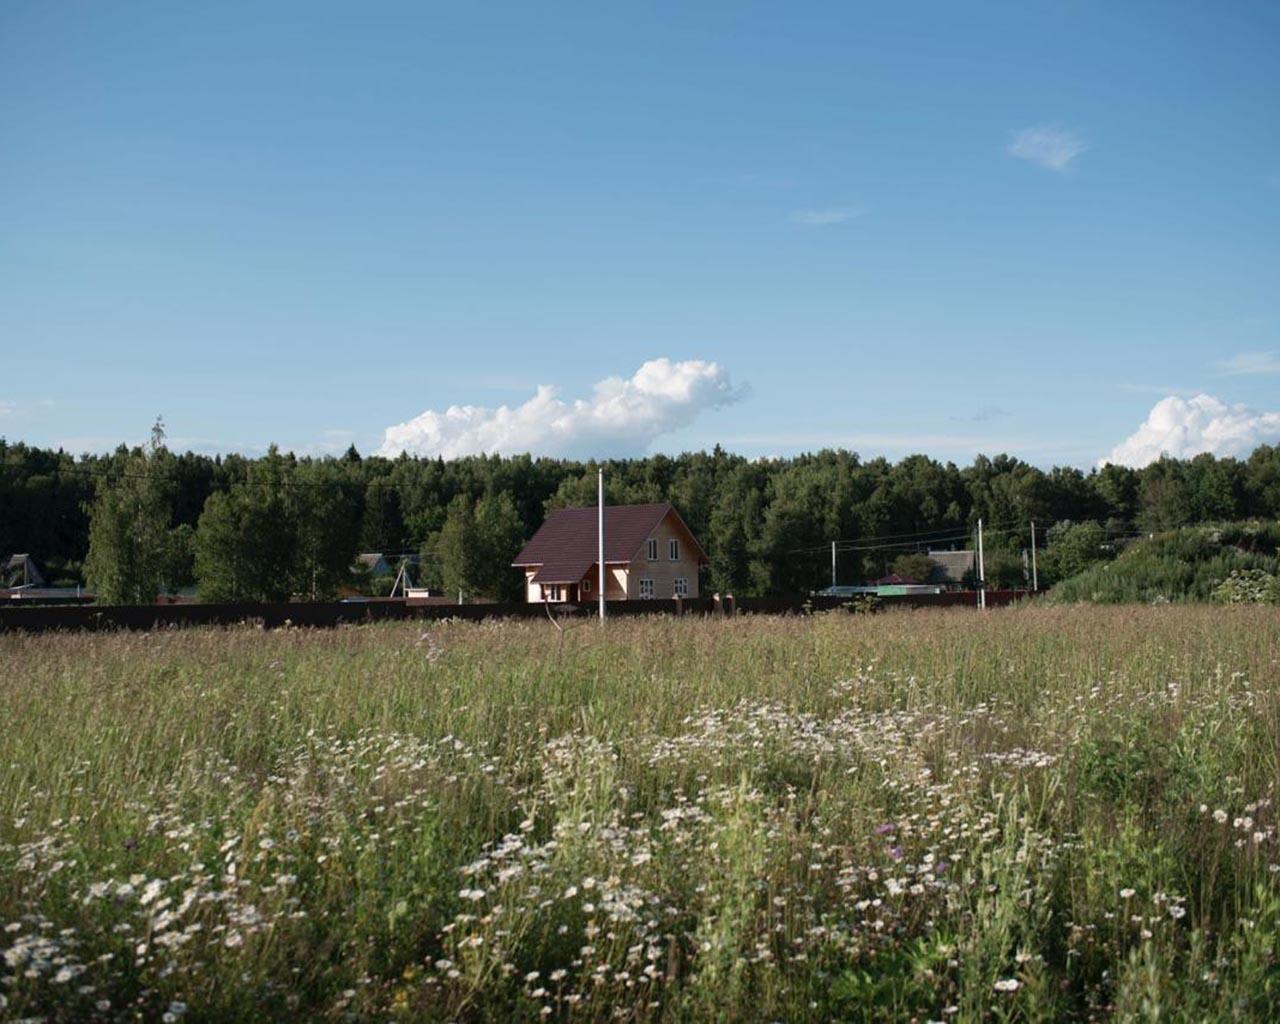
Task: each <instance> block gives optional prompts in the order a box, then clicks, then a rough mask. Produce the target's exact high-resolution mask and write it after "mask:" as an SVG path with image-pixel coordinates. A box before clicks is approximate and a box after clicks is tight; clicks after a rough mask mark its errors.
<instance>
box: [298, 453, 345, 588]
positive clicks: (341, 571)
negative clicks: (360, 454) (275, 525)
mask: <svg viewBox="0 0 1280 1024" xmlns="http://www.w3.org/2000/svg"><path fill="white" fill-rule="evenodd" d="M345 468H346V464H344V463H341V462H310V463H304V464H302V465H300V466H298V467H297V468H296V469H294V470H293V472H292V479H291V481H290V483H289V486H288V489H287V493H288V498H289V502H288V515H289V517H290V518H291V519H292V520H293V525H294V549H293V550H294V559H293V565H292V568H291V578H292V584H291V586H292V590H293V592H294V593H295V594H298V595H301V596H303V597H306V598H307V599H308V600H312V601H317V600H323V599H326V598H332V597H334V596H335V595H336V594H337V593H338V590H339V588H340V587H341V586H342V585H344V584H346V583H348V582H349V580H350V576H351V564H352V562H353V561H354V560H355V556H356V540H357V533H358V531H359V528H360V524H359V522H358V519H357V516H356V509H357V507H358V506H357V505H356V502H355V501H354V492H355V490H356V487H355V485H354V484H353V483H352V482H350V481H349V480H348V479H347V475H346V473H345V472H344V470H345Z"/></svg>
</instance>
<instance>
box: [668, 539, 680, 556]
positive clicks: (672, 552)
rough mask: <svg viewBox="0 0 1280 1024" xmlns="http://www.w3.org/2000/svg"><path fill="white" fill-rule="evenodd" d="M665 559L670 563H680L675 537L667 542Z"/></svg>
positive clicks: (678, 548)
mask: <svg viewBox="0 0 1280 1024" xmlns="http://www.w3.org/2000/svg"><path fill="white" fill-rule="evenodd" d="M667 558H668V560H670V561H672V562H678V561H680V541H679V539H678V538H676V537H672V538H671V539H670V540H668V541H667Z"/></svg>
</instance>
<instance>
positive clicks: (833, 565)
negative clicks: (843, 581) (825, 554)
mask: <svg viewBox="0 0 1280 1024" xmlns="http://www.w3.org/2000/svg"><path fill="white" fill-rule="evenodd" d="M831 585H832V586H833V587H834V586H835V585H836V542H835V541H832V542H831Z"/></svg>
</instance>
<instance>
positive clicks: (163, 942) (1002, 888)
mask: <svg viewBox="0 0 1280 1024" xmlns="http://www.w3.org/2000/svg"><path fill="white" fill-rule="evenodd" d="M0 708H3V727H2V728H0V955H2V956H3V962H2V963H0V1018H8V1019H22V1018H34V1019H40V1020H47V1019H50V1020H68V1021H70V1020H75V1021H82V1020H86V1021H93V1020H103V1021H107V1020H136V1019H143V1020H161V1019H163V1020H179V1019H181V1020H187V1021H206V1020H208V1021H232V1020H234V1021H241V1020H282V1019H304V1020H316V1021H345V1020H366V1019H377V1020H392V1021H394V1020H406V1021H408V1020H458V1021H463V1020H476V1021H478V1020H507V1019H513V1020H542V1019H551V1020H559V1019H573V1020H578V1019H581V1020H601V1021H603V1020H627V1021H648V1020H655V1021H656V1020H724V1021H734V1020H813V1019H832V1020H849V1021H861V1020H885V1021H900V1020H917V1021H921V1022H923V1021H976V1020H991V1021H1047V1020H1101V1019H1120V1020H1151V1021H1155V1020H1161V1021H1164V1020H1196V1021H1201V1020H1262V1019H1274V1018H1275V1017H1276V1015H1277V1011H1276V1009H1275V1007H1276V1006H1277V1005H1278V1004H1280V966H1278V965H1277V960H1276V957H1277V950H1278V949H1280V849H1278V848H1277V842H1278V840H1277V825H1276V806H1275V800H1276V797H1277V793H1276V788H1277V775H1278V770H1277V758H1278V756H1280V612H1278V611H1277V610H1276V609H1275V608H1266V607H1256V606H1254V607H1247V606H1241V607H1207V606H1191V605H1187V606H1176V605H1175V606H1163V607H1142V606H1121V607H1109V608H1099V607H1022V608H1013V609H1007V610H1000V611H992V612H990V613H988V614H986V615H980V614H978V613H976V612H973V611H970V610H951V611H930V612H901V613H889V614H883V615H875V616H860V615H851V614H847V613H832V614H827V615H818V616H812V617H806V618H786V619H784V618H764V617H758V618H755V617H741V618H738V619H734V620H696V619H692V618H689V619H684V620H675V619H650V620H628V621H616V622H610V623H609V624H608V626H607V628H605V629H603V630H602V629H600V628H599V627H598V626H596V625H594V624H593V625H586V626H583V627H582V628H577V629H574V630H572V631H570V632H568V633H566V634H564V636H563V638H561V637H560V636H559V635H558V634H557V633H556V631H555V630H554V629H553V628H552V626H551V625H550V624H549V623H546V622H538V621H529V622H493V623H482V624H474V625H472V624H463V623H442V624H438V625H424V624H408V623H399V624H388V625H380V626H365V627H358V628H349V629H340V630H333V631H327V632H311V631H303V630H282V631H277V632H262V631H260V630H256V629H252V628H247V627H246V628H238V629H232V630H215V629H193V630H186V631H173V632H164V633H153V634H144V633H122V634H114V635H106V634H101V635H87V634H86V635H62V636H54V635H49V636H35V637H27V636H21V635H15V634H8V635H0Z"/></svg>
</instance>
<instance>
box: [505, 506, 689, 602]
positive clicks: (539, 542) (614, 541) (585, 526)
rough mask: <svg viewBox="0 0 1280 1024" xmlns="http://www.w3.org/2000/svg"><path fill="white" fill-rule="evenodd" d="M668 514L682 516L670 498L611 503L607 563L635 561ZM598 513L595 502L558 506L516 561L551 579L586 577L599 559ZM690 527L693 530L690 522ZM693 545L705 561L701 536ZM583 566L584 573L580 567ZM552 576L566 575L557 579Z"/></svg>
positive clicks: (607, 508)
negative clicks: (535, 567)
mask: <svg viewBox="0 0 1280 1024" xmlns="http://www.w3.org/2000/svg"><path fill="white" fill-rule="evenodd" d="M668 513H671V514H673V515H675V517H676V518H677V519H680V514H679V513H678V512H676V510H675V509H674V508H673V507H672V505H671V503H670V502H668V501H664V502H659V503H656V504H653V505H606V506H605V510H604V560H605V562H630V561H631V560H632V559H633V558H635V557H636V555H637V554H639V552H640V546H641V545H642V544H643V543H644V542H645V540H646V539H647V538H648V536H649V534H651V533H653V531H654V530H655V529H657V527H658V524H659V523H661V522H662V520H663V519H665V518H666V517H667V514H668ZM597 514H598V510H597V509H596V508H595V507H590V508H558V509H555V510H554V511H553V512H552V513H551V514H550V515H548V516H547V520H546V522H544V523H543V524H542V526H541V527H540V528H539V529H538V532H537V533H535V534H534V535H533V537H532V539H531V540H530V541H529V543H528V544H526V545H525V546H524V548H523V550H522V551H521V552H520V554H518V555H516V557H515V561H513V562H512V563H511V564H512V565H518V566H533V565H539V566H542V567H543V568H542V570H541V571H540V572H539V573H538V576H539V577H540V578H541V579H543V580H546V581H547V582H567V581H569V580H578V579H581V578H582V577H583V576H584V575H586V573H587V571H588V570H589V569H590V568H591V567H592V566H593V565H595V564H596V553H597V551H598V539H597V537H596V522H597V519H596V517H597ZM681 525H683V520H681ZM685 529H686V530H688V527H685ZM689 536H690V537H692V536H693V534H692V533H690V534H689ZM693 548H694V553H695V554H696V555H697V558H698V560H699V561H700V562H705V561H706V558H707V556H706V554H705V553H704V552H703V550H702V548H701V547H700V546H699V545H698V542H697V541H696V540H694V542H693ZM579 567H581V570H582V571H581V572H578V571H577V570H578V568H579ZM551 576H559V577H563V578H562V579H557V580H552V579H550V577H551Z"/></svg>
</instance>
